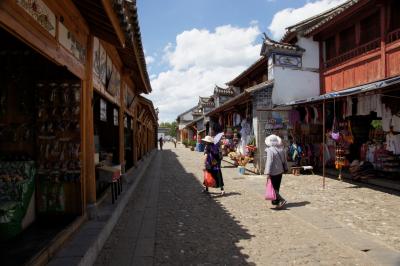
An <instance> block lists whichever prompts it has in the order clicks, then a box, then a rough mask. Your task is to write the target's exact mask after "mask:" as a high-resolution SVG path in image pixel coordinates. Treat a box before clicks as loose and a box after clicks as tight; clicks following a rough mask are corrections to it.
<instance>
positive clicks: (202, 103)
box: [199, 97, 215, 107]
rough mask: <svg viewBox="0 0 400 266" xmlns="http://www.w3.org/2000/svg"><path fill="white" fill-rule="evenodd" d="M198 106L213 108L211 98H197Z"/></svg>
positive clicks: (213, 104) (212, 99)
mask: <svg viewBox="0 0 400 266" xmlns="http://www.w3.org/2000/svg"><path fill="white" fill-rule="evenodd" d="M199 106H202V107H214V106H215V103H214V98H212V97H199Z"/></svg>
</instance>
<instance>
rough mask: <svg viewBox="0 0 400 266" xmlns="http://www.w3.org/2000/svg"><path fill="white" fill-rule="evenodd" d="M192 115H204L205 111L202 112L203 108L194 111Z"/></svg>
mask: <svg viewBox="0 0 400 266" xmlns="http://www.w3.org/2000/svg"><path fill="white" fill-rule="evenodd" d="M192 115H193V116H197V115H203V111H202V110H201V108H197V109H194V110H193V111H192Z"/></svg>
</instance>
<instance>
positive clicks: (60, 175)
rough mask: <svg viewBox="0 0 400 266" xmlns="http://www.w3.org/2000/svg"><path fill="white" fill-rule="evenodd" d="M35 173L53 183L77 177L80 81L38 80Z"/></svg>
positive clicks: (76, 178)
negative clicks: (48, 81) (36, 166)
mask: <svg viewBox="0 0 400 266" xmlns="http://www.w3.org/2000/svg"><path fill="white" fill-rule="evenodd" d="M37 89H38V102H39V105H38V111H37V129H38V132H37V147H38V150H39V153H38V158H37V163H38V174H39V175H40V176H41V177H45V179H47V180H51V181H53V182H55V183H59V182H61V181H76V180H79V178H80V167H81V166H80V84H79V83H67V82H65V83H46V84H44V83H39V84H37Z"/></svg>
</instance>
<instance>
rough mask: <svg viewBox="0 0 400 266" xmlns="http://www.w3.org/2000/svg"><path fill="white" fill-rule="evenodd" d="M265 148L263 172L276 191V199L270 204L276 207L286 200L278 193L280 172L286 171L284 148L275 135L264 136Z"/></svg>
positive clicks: (280, 178)
mask: <svg viewBox="0 0 400 266" xmlns="http://www.w3.org/2000/svg"><path fill="white" fill-rule="evenodd" d="M265 144H266V145H267V148H266V149H265V151H266V153H267V161H266V162H265V171H264V174H266V175H267V178H270V179H271V183H272V186H273V187H274V190H275V193H276V199H275V200H273V201H272V204H273V205H275V206H277V208H282V207H283V206H284V205H285V204H286V200H285V199H284V198H283V197H282V196H281V194H280V193H279V188H280V186H281V181H282V174H283V173H284V172H286V171H287V169H288V166H287V160H286V154H285V150H284V149H283V147H282V139H281V138H280V137H278V136H276V135H269V136H268V137H266V138H265Z"/></svg>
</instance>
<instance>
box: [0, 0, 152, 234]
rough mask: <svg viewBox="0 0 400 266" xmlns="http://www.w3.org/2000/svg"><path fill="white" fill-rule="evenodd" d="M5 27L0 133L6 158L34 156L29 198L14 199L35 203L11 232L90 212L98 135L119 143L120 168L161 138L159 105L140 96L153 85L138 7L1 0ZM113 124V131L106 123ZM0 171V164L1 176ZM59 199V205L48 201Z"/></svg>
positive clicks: (1, 155) (106, 1)
mask: <svg viewBox="0 0 400 266" xmlns="http://www.w3.org/2000/svg"><path fill="white" fill-rule="evenodd" d="M0 36H1V39H2V41H1V43H0V59H2V60H1V62H2V69H8V70H7V72H4V71H3V74H2V75H1V76H0V79H1V80H0V82H1V83H0V99H1V103H0V109H1V110H2V112H1V113H0V132H1V133H4V132H10V134H9V135H10V136H9V137H8V139H7V136H6V137H4V135H2V137H0V164H1V165H6V163H4V162H5V161H7V165H8V166H9V165H10V164H9V163H10V162H11V163H15V161H18V160H26V161H27V160H29V162H30V164H29V167H31V168H32V169H31V173H32V176H33V178H32V180H33V185H32V189H33V192H32V193H31V194H33V196H32V200H30V199H26V200H25V202H24V203H22V202H17V203H16V205H18V206H22V205H29V206H24V207H23V208H22V209H23V211H22V212H25V213H21V215H20V216H21V217H19V220H21V221H20V223H21V224H20V225H18V226H17V227H18V229H17V230H16V232H15V235H17V234H19V233H20V232H21V231H23V230H22V229H24V228H25V227H27V226H28V225H29V223H32V222H33V221H34V220H35V218H37V217H39V216H43V217H45V219H53V218H54V217H56V218H58V217H64V216H65V215H69V216H71V217H73V218H72V219H75V218H76V217H85V215H86V212H87V208H88V206H95V204H96V201H97V195H96V175H95V173H96V171H95V164H96V161H97V156H96V149H97V148H99V147H100V148H101V145H100V144H101V142H104V143H106V145H103V146H104V147H107V148H109V149H112V150H113V151H114V154H113V157H114V158H113V163H114V164H119V165H120V167H121V169H122V171H123V170H124V169H125V168H126V169H125V170H128V169H127V168H131V167H133V166H134V165H135V164H136V162H137V161H138V160H139V159H141V158H143V157H144V156H145V155H146V154H148V153H149V152H150V151H151V150H152V149H154V148H155V147H156V146H155V144H156V137H157V136H156V133H157V114H156V112H155V110H154V107H153V105H152V103H151V101H149V100H147V99H145V98H143V97H142V96H140V94H142V93H145V94H147V93H150V92H151V86H150V82H149V78H148V74H147V70H146V64H145V61H144V53H143V48H142V44H141V37H140V28H139V25H138V20H137V10H136V6H135V4H134V3H132V2H130V1H112V0H102V1H90V0H65V1H51V0H32V1H28V0H4V1H1V2H0ZM23 67H25V68H23ZM27 67H29V68H27ZM14 68H15V71H14V70H13V69H14ZM13 71H14V72H13ZM4 73H8V75H5V74H4ZM19 80H23V81H24V82H20V83H21V84H24V85H26V86H25V87H24V88H21V87H22V85H18V83H19V82H18V81H19ZM21 99H22V100H23V101H22V100H21ZM104 106H106V109H107V108H108V110H106V111H105V112H106V121H102V119H103V120H104V110H103V109H102V107H104ZM21 108H22V109H23V108H25V109H24V110H23V111H24V112H22V111H21V110H22V109H21ZM110 118H111V119H112V121H111V122H110V120H109V119H110ZM107 121H108V122H107ZM109 127H111V128H112V137H107V134H109V133H110V132H104V130H106V129H108V128H109ZM10 128H12V130H10ZM13 130H14V132H17V131H18V132H19V133H18V134H14V135H13V134H12V131H13ZM95 131H96V132H95ZM97 134H98V135H102V136H97V137H96V138H95V135H97ZM19 138H20V139H21V141H19V140H20V139H19ZM110 141H111V142H112V143H111V144H109V143H107V142H110ZM95 144H96V145H97V146H99V147H96V145H95ZM107 145H108V146H107ZM2 161H3V162H2ZM27 165H28V164H25V165H24V166H23V167H24V169H25V170H26V169H27V168H28V167H27ZM125 166H127V167H125ZM13 167H14V169H15V166H13ZM2 169H3V170H2ZM1 171H3V172H1ZM4 171H5V170H4V167H3V168H1V166H0V175H1V176H2V178H4V174H5V173H4ZM17 172H18V173H19V175H18V178H19V179H23V180H25V179H28V177H24V176H22V175H24V174H23V173H22V172H21V171H17ZM13 174H15V173H13ZM10 176H11V175H10ZM13 178H14V179H18V178H17V177H13ZM19 179H18V180H19ZM8 181H9V180H8ZM25 181H26V180H25ZM25 181H24V182H25ZM43 184H47V185H43ZM57 193H58V194H57ZM16 200H17V199H15V200H14V201H16ZM54 201H56V202H58V205H57V206H50V205H51V204H53V202H54ZM14 203H15V202H14ZM43 204H44V205H43ZM42 205H43V206H44V207H43V206H42ZM53 205H54V204H53ZM28 214H29V216H30V218H29V219H28V220H29V221H27V218H26V217H25V216H27V215H28ZM74 217H75V218H74ZM11 220H12V219H11ZM13 222H15V221H13ZM22 223H24V224H22ZM9 237H13V236H7V237H6V238H9Z"/></svg>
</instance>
